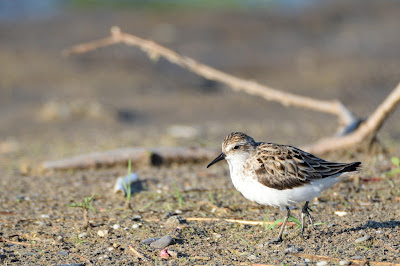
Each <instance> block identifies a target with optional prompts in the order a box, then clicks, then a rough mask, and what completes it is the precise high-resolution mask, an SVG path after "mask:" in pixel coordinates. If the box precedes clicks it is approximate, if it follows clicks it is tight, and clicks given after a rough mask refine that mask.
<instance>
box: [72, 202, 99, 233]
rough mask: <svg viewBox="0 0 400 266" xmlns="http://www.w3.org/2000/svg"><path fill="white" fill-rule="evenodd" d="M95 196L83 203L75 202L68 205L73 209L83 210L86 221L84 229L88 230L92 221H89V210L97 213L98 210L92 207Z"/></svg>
mask: <svg viewBox="0 0 400 266" xmlns="http://www.w3.org/2000/svg"><path fill="white" fill-rule="evenodd" d="M94 196H95V194H94V195H93V196H91V197H87V198H85V199H84V200H83V202H74V203H72V204H68V207H72V208H81V209H82V210H83V220H84V223H85V224H84V225H83V228H84V229H88V228H89V226H90V221H89V210H91V211H96V209H95V208H94V207H93V205H92V200H93V198H94Z"/></svg>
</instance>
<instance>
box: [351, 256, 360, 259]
mask: <svg viewBox="0 0 400 266" xmlns="http://www.w3.org/2000/svg"><path fill="white" fill-rule="evenodd" d="M350 259H352V260H361V259H363V257H362V256H353V257H351V258H350Z"/></svg>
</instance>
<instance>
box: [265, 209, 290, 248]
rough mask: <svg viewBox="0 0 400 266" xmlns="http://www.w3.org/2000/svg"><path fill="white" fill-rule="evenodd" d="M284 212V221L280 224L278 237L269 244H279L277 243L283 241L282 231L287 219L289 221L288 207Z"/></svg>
mask: <svg viewBox="0 0 400 266" xmlns="http://www.w3.org/2000/svg"><path fill="white" fill-rule="evenodd" d="M286 211H287V213H286V217H285V220H284V221H283V223H282V226H281V230H280V231H279V235H278V237H277V238H275V239H273V240H272V241H270V242H269V243H279V242H282V240H283V239H282V235H283V231H285V226H286V222H287V221H288V219H289V217H290V209H289V207H286Z"/></svg>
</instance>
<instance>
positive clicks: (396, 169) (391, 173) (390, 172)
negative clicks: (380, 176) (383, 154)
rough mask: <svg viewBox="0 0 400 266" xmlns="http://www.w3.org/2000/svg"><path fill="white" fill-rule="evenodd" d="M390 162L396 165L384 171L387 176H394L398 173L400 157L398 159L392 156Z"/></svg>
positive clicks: (399, 170) (399, 171)
mask: <svg viewBox="0 0 400 266" xmlns="http://www.w3.org/2000/svg"><path fill="white" fill-rule="evenodd" d="M392 163H393V164H394V165H395V166H396V168H394V169H392V170H390V171H389V172H387V173H386V175H387V176H394V175H396V174H400V159H399V157H392Z"/></svg>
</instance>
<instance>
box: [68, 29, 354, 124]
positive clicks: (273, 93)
mask: <svg viewBox="0 0 400 266" xmlns="http://www.w3.org/2000/svg"><path fill="white" fill-rule="evenodd" d="M116 43H124V44H127V45H130V46H138V47H140V48H141V49H142V50H143V51H144V52H146V53H147V54H148V55H149V57H150V58H151V59H155V60H157V59H158V58H159V57H163V58H165V59H167V60H168V61H170V62H171V63H173V64H177V65H179V66H181V67H183V68H186V69H188V70H190V71H192V72H194V73H196V74H198V75H200V76H202V77H204V78H206V79H210V80H214V81H218V82H221V83H224V84H226V85H228V86H230V87H231V88H232V89H233V90H235V91H243V92H246V93H248V94H251V95H255V96H260V97H262V98H264V99H266V100H268V101H276V102H279V103H281V104H282V105H285V106H296V107H303V108H308V109H311V110H316V111H320V112H325V113H330V114H333V115H336V116H337V117H338V119H339V122H340V125H345V126H347V127H348V126H351V125H352V124H354V123H355V121H357V119H356V117H355V116H354V115H353V114H352V112H351V111H350V110H349V109H348V108H346V107H345V106H344V105H343V104H342V103H341V102H340V101H338V100H332V101H324V100H317V99H313V98H310V97H305V96H300V95H296V94H292V93H288V92H283V91H279V90H276V89H273V88H271V87H268V86H265V85H261V84H259V83H257V82H255V81H252V80H244V79H241V78H238V77H235V76H232V75H229V74H227V73H224V72H222V71H219V70H217V69H215V68H212V67H210V66H207V65H204V64H201V63H199V62H197V61H196V60H194V59H192V58H190V57H187V56H182V55H180V54H178V53H176V52H174V51H172V50H170V49H168V48H166V47H163V46H161V45H159V44H157V43H155V42H153V41H150V40H145V39H142V38H140V37H137V36H134V35H131V34H127V33H123V32H121V30H120V29H119V28H118V27H112V28H111V36H110V37H107V38H104V39H101V40H96V41H92V42H88V43H83V44H80V45H76V46H73V47H72V48H71V49H68V50H65V51H64V52H63V54H64V55H71V54H79V53H86V52H89V51H92V50H95V49H98V48H101V47H106V46H109V45H113V44H116ZM339 131H342V129H340V130H339Z"/></svg>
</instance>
